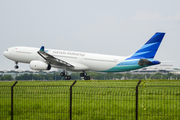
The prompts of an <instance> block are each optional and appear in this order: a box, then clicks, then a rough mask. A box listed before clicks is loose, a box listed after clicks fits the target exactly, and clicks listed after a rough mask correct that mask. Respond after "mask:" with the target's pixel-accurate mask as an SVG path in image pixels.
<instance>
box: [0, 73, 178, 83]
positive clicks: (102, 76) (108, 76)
mask: <svg viewBox="0 0 180 120" xmlns="http://www.w3.org/2000/svg"><path fill="white" fill-rule="evenodd" d="M79 74H80V73H71V79H72V80H81V79H82V78H80V76H79ZM87 74H88V75H89V76H91V79H94V80H126V79H127V80H128V79H180V75H175V74H173V73H167V74H161V73H156V74H153V75H152V74H131V73H130V72H127V73H97V72H87ZM0 80H1V81H5V80H64V77H61V76H60V74H59V73H53V74H52V73H51V74H27V73H26V74H21V75H18V76H16V77H15V78H13V77H12V76H11V75H4V76H1V77H0Z"/></svg>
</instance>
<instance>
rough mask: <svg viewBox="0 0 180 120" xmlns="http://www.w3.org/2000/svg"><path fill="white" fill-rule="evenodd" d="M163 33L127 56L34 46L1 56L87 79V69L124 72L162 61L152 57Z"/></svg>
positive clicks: (88, 78) (34, 66)
mask: <svg viewBox="0 0 180 120" xmlns="http://www.w3.org/2000/svg"><path fill="white" fill-rule="evenodd" d="M164 35H165V33H162V32H157V33H155V34H154V35H153V36H152V37H151V38H150V39H149V40H148V41H147V42H146V43H145V44H144V45H143V46H142V47H141V48H140V49H139V50H138V51H136V52H135V53H134V54H132V55H130V56H115V55H105V54H93V53H85V52H75V51H66V50H55V49H45V47H44V46H42V47H41V48H40V49H39V48H34V47H24V46H19V47H11V48H8V49H7V50H6V51H4V52H3V54H4V56H5V57H7V58H8V59H10V60H12V61H14V62H15V64H16V65H15V69H18V68H19V66H18V63H19V62H20V63H28V64H30V68H31V69H33V70H50V69H51V68H52V67H53V68H58V69H63V72H61V73H60V75H61V76H62V77H64V79H65V80H70V79H71V76H70V75H68V74H67V71H72V72H73V71H75V72H76V71H77V72H79V71H82V73H80V77H84V80H90V76H88V75H87V73H86V71H98V72H124V71H130V70H135V69H139V68H143V67H148V66H152V65H158V64H160V63H161V62H160V61H157V60H154V56H155V54H156V52H157V50H158V48H159V46H160V44H161V42H162V39H163V37H164Z"/></svg>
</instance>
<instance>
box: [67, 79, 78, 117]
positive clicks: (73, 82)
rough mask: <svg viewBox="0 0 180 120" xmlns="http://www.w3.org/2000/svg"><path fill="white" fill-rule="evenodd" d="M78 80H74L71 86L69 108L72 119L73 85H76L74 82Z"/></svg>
mask: <svg viewBox="0 0 180 120" xmlns="http://www.w3.org/2000/svg"><path fill="white" fill-rule="evenodd" d="M76 82H77V81H76V80H75V81H74V82H73V84H72V85H71V86H70V89H69V90H70V108H69V111H70V120H72V87H73V86H74V84H75V83H76Z"/></svg>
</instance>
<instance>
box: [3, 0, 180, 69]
mask: <svg viewBox="0 0 180 120" xmlns="http://www.w3.org/2000/svg"><path fill="white" fill-rule="evenodd" d="M179 5H180V0H148V1H145V0H0V45H1V46H0V52H1V54H0V69H1V70H2V69H14V65H15V64H14V62H13V61H10V60H9V59H7V58H5V57H4V56H3V51H5V50H6V49H7V48H9V47H13V46H30V47H39V48H40V47H41V46H42V45H44V46H45V48H53V49H63V50H72V51H82V52H91V53H102V54H113V55H120V56H121V55H123V56H127V55H131V54H133V53H134V52H136V51H137V50H138V49H139V48H140V47H141V46H142V45H143V44H144V43H145V42H146V41H147V40H148V39H149V38H150V37H152V36H153V35H154V33H155V32H165V33H166V35H165V37H164V39H163V42H162V44H161V46H160V48H159V50H158V52H157V54H156V57H155V59H156V60H161V61H174V62H173V63H168V64H174V67H178V68H180V62H179V61H180V54H179V52H180V7H179ZM19 66H20V69H30V68H29V65H28V64H19Z"/></svg>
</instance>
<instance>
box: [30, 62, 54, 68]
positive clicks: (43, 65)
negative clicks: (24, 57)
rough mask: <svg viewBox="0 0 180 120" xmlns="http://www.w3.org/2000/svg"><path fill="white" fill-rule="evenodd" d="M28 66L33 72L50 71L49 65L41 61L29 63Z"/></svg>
mask: <svg viewBox="0 0 180 120" xmlns="http://www.w3.org/2000/svg"><path fill="white" fill-rule="evenodd" d="M29 66H30V68H31V69H33V70H50V69H51V65H50V64H47V63H45V62H43V61H39V60H33V61H31V62H30V64H29Z"/></svg>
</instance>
